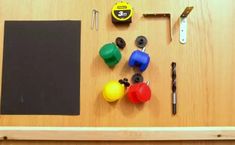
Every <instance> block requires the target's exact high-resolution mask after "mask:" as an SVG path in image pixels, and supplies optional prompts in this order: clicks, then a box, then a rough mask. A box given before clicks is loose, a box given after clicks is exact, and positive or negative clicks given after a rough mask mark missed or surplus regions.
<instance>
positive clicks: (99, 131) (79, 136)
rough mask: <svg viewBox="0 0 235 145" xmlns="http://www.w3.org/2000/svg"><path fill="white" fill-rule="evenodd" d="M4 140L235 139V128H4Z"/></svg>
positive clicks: (0, 137) (1, 130)
mask: <svg viewBox="0 0 235 145" xmlns="http://www.w3.org/2000/svg"><path fill="white" fill-rule="evenodd" d="M0 140H71V141H72V140H73V141H107V140H109V141H111V140H113V141H164V140H171V141H175V140H235V127H0Z"/></svg>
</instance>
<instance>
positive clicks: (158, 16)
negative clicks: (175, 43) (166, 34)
mask: <svg viewBox="0 0 235 145" xmlns="http://www.w3.org/2000/svg"><path fill="white" fill-rule="evenodd" d="M143 16H144V17H157V18H162V17H163V18H168V19H169V31H170V41H172V32H171V14H170V13H145V14H143Z"/></svg>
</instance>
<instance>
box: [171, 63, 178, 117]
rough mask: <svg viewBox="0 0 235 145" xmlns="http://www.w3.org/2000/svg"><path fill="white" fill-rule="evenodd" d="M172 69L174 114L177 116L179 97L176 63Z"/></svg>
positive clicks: (172, 65)
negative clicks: (177, 92)
mask: <svg viewBox="0 0 235 145" xmlns="http://www.w3.org/2000/svg"><path fill="white" fill-rule="evenodd" d="M171 67H172V74H171V77H172V114H173V115H176V103H177V96H176V63H175V62H172V63H171Z"/></svg>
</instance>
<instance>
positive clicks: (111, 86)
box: [103, 81, 125, 102]
mask: <svg viewBox="0 0 235 145" xmlns="http://www.w3.org/2000/svg"><path fill="white" fill-rule="evenodd" d="M124 94H125V86H124V85H123V84H120V83H119V82H118V81H110V82H108V83H107V84H106V85H105V86H104V89H103V97H104V99H105V100H106V101H108V102H114V101H117V100H119V99H120V98H122V97H123V96H124Z"/></svg>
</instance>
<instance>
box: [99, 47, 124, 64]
mask: <svg viewBox="0 0 235 145" xmlns="http://www.w3.org/2000/svg"><path fill="white" fill-rule="evenodd" d="M99 54H100V56H101V57H102V58H103V60H104V62H105V63H106V64H107V65H108V66H109V67H114V66H115V65H116V64H118V62H119V61H120V60H121V58H122V54H121V52H120V50H119V49H118V47H117V46H116V45H115V44H114V43H108V44H105V45H104V46H103V47H101V48H100V51H99Z"/></svg>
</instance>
